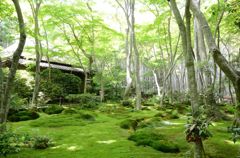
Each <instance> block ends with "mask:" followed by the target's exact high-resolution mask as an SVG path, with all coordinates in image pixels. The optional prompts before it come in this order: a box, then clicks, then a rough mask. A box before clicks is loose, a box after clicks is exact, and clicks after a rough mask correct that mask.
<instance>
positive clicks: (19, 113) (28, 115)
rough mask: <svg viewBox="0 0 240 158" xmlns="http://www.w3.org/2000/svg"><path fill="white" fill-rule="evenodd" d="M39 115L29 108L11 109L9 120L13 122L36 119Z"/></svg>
mask: <svg viewBox="0 0 240 158" xmlns="http://www.w3.org/2000/svg"><path fill="white" fill-rule="evenodd" d="M39 117H40V116H39V114H38V113H37V112H35V111H31V110H27V109H20V110H14V109H10V110H9V113H8V120H9V121H11V122H18V121H26V120H35V119H37V118H39Z"/></svg>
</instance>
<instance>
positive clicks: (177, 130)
mask: <svg viewBox="0 0 240 158" xmlns="http://www.w3.org/2000/svg"><path fill="white" fill-rule="evenodd" d="M111 106H112V107H114V108H115V107H116V105H114V104H108V105H107V107H108V108H110V109H111ZM114 108H112V109H111V110H109V109H107V108H105V109H104V108H102V110H95V111H83V112H87V113H89V114H92V115H93V116H95V119H94V120H84V121H83V120H80V119H79V118H78V116H77V114H54V115H47V114H43V113H41V117H40V118H39V119H37V120H31V121H22V122H17V123H9V126H10V128H11V129H12V130H13V131H15V132H17V133H28V134H30V135H33V136H47V137H49V138H51V139H52V140H53V142H54V146H53V147H50V148H48V149H44V150H36V149H30V148H26V149H23V150H21V151H20V152H19V153H17V154H10V155H8V156H7V157H8V158H160V157H162V158H185V157H191V156H190V155H191V151H192V147H193V146H192V143H187V142H186V140H185V133H184V131H185V127H184V125H185V124H186V122H187V118H186V117H185V116H181V117H180V118H179V119H172V120H163V121H162V124H161V126H160V127H156V128H159V131H160V132H161V133H162V134H164V135H166V136H167V137H168V138H169V139H170V140H172V141H173V142H175V143H176V144H177V145H178V146H179V148H180V152H179V153H164V152H160V151H157V150H155V149H153V148H151V147H148V146H145V147H144V146H136V145H135V142H133V141H130V140H128V137H129V135H131V134H132V133H133V132H134V131H133V130H126V129H122V128H120V122H122V121H123V120H125V119H127V118H136V117H153V116H154V115H155V114H157V113H158V110H154V109H153V110H143V111H139V112H134V111H130V110H124V111H121V110H120V111H117V110H114ZM229 125H231V122H226V121H221V122H214V123H213V126H210V131H211V132H212V134H213V137H211V138H209V139H208V140H205V141H204V147H205V150H206V154H207V155H208V157H211V158H238V157H240V142H237V143H235V144H234V143H233V142H232V141H231V140H230V137H231V134H230V133H227V126H229Z"/></svg>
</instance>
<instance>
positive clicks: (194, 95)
mask: <svg viewBox="0 0 240 158" xmlns="http://www.w3.org/2000/svg"><path fill="white" fill-rule="evenodd" d="M170 4H171V9H172V11H173V14H174V16H175V18H176V21H177V24H178V27H179V30H180V34H181V38H182V47H183V52H184V57H185V65H186V68H187V77H188V87H189V93H190V97H191V106H192V116H193V119H194V122H195V121H196V120H197V119H198V117H199V115H200V112H199V103H198V92H197V83H196V77H195V68H194V60H193V50H192V46H191V32H190V30H191V28H190V27H191V25H190V20H191V14H190V11H189V5H190V0H187V1H186V7H185V15H186V26H185V25H184V22H183V19H182V17H181V14H180V12H179V10H178V8H177V4H176V2H175V0H170ZM194 146H195V148H194V149H195V151H194V157H195V158H202V157H203V153H204V152H203V145H202V140H201V138H200V139H199V140H197V141H195V142H194Z"/></svg>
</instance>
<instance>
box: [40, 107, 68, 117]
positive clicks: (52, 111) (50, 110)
mask: <svg viewBox="0 0 240 158" xmlns="http://www.w3.org/2000/svg"><path fill="white" fill-rule="evenodd" d="M63 110H64V108H63V107H62V106H59V105H50V106H48V107H47V108H46V109H45V110H44V112H45V113H46V114H49V115H52V114H60V113H61V112H62V111H63Z"/></svg>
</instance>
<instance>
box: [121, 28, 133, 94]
mask: <svg viewBox="0 0 240 158" xmlns="http://www.w3.org/2000/svg"><path fill="white" fill-rule="evenodd" d="M125 52H126V73H127V74H126V82H127V85H126V88H125V91H124V95H123V97H124V98H127V97H128V95H129V92H130V89H131V86H132V77H131V54H132V51H131V49H129V26H128V28H127V29H126V42H125Z"/></svg>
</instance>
